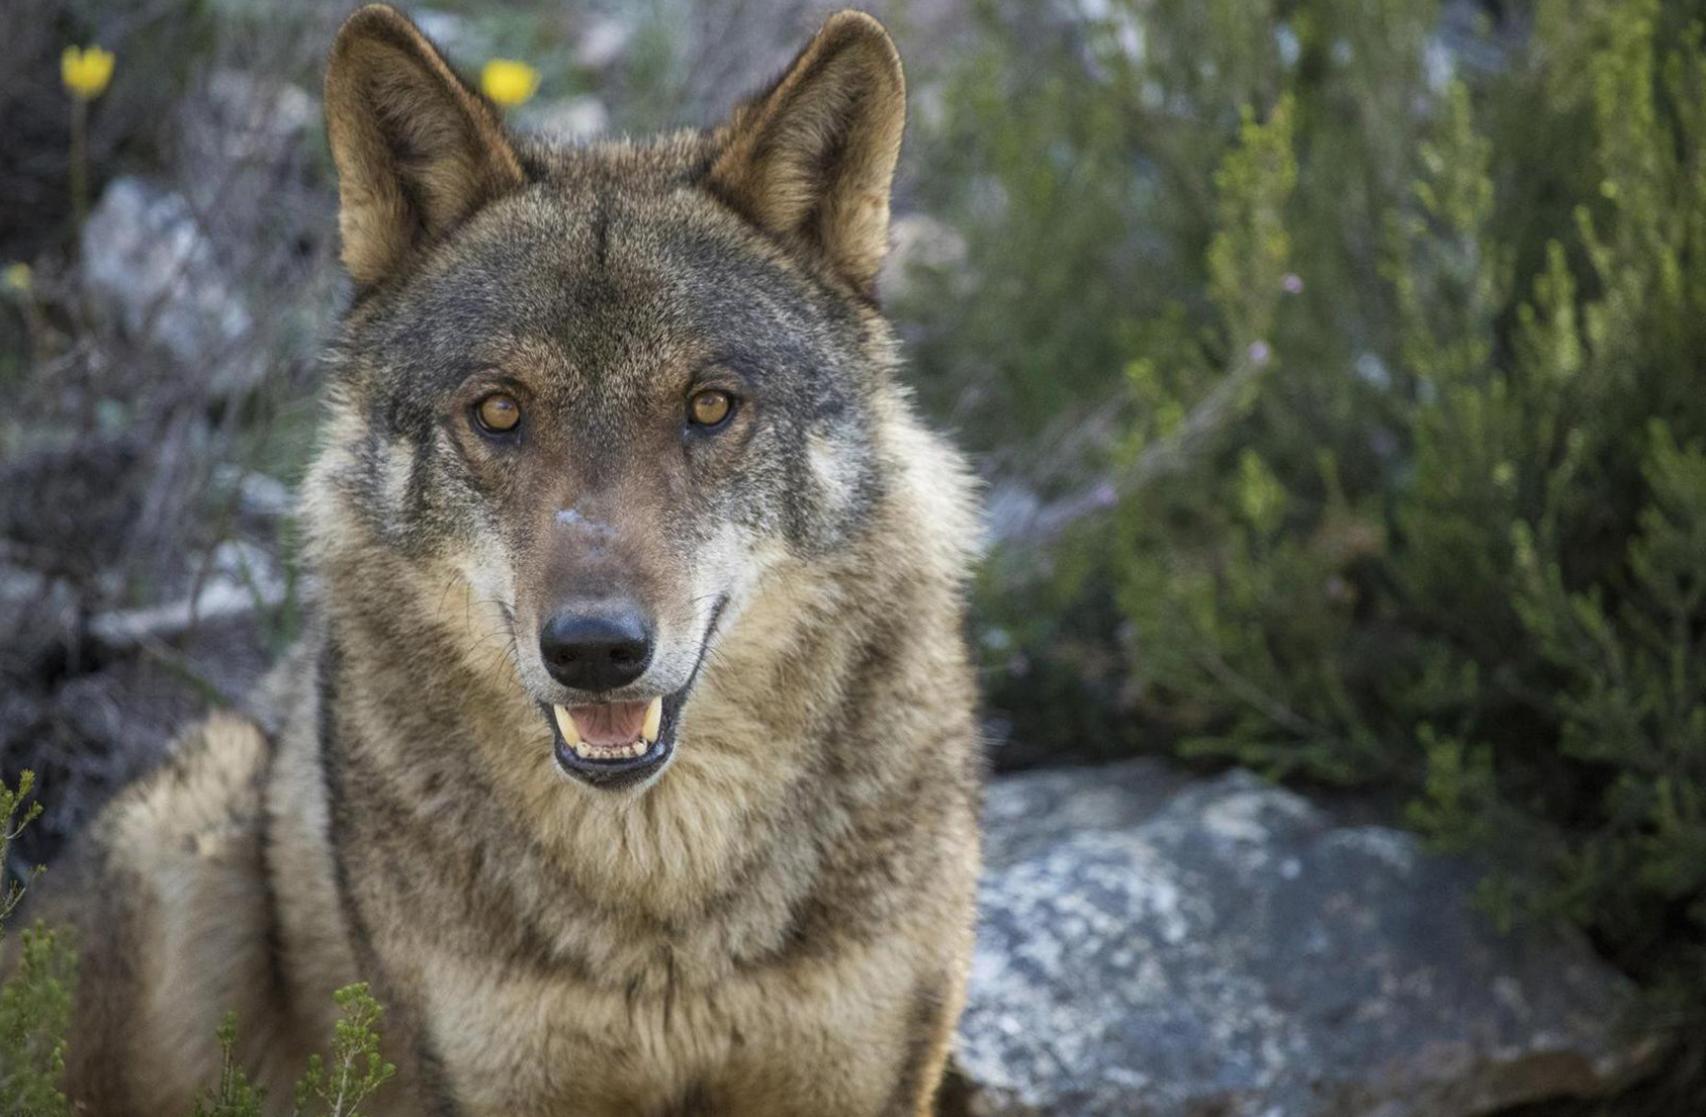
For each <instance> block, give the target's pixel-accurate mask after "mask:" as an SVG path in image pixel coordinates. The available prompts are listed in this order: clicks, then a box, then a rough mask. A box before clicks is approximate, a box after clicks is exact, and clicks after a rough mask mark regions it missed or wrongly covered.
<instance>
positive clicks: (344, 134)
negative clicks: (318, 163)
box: [326, 4, 524, 286]
mask: <svg viewBox="0 0 1706 1117" xmlns="http://www.w3.org/2000/svg"><path fill="white" fill-rule="evenodd" d="M326 131H327V134H328V136H329V137H330V139H331V147H332V159H333V161H335V162H336V163H337V166H338V200H339V206H338V230H339V233H340V235H341V238H342V241H343V261H344V266H345V267H346V268H348V269H349V273H350V276H351V278H353V279H354V280H355V281H356V283H358V284H361V285H363V286H365V285H368V284H372V283H377V282H378V281H379V280H381V279H384V278H385V277H386V276H388V275H390V274H392V273H393V272H395V271H396V270H397V268H398V267H399V266H400V265H401V264H402V263H403V262H404V261H405V260H406V259H407V258H408V257H409V256H410V255H411V254H412V253H413V252H414V251H416V250H417V249H418V248H420V247H421V246H423V245H425V244H427V243H430V242H431V241H433V240H434V239H436V238H438V237H441V236H443V235H444V234H445V233H447V232H448V231H450V230H451V229H452V228H454V227H455V226H456V225H458V224H460V223H461V222H462V221H464V220H466V219H467V218H468V217H469V216H470V215H472V214H473V213H474V211H475V210H477V209H479V208H480V207H481V206H483V205H485V204H486V203H487V202H490V201H491V200H493V199H494V198H497V197H499V196H501V195H503V194H505V193H507V192H509V191H511V190H515V189H517V188H519V187H520V186H521V185H522V184H523V182H524V176H523V174H522V169H521V164H520V162H519V161H518V160H517V159H516V156H515V151H514V149H513V148H512V147H511V146H510V142H509V138H508V136H506V135H505V133H504V128H503V122H502V120H500V119H499V117H498V113H497V110H496V109H494V108H493V107H492V105H491V104H490V102H488V101H486V100H485V99H484V98H483V97H481V96H480V95H479V94H478V93H476V92H474V90H472V89H470V88H469V87H468V86H467V85H465V84H464V83H463V82H462V80H461V79H460V78H458V77H457V76H456V74H455V72H454V71H452V70H451V68H450V66H449V64H448V63H446V62H445V60H444V58H443V56H442V55H440V54H439V53H438V50H437V48H435V47H434V46H433V45H432V43H431V42H430V41H428V39H427V38H426V36H425V35H422V34H421V33H420V31H419V30H417V29H416V27H415V25H414V24H413V23H410V22H409V20H408V18H407V17H405V16H404V15H403V14H402V13H400V12H398V11H397V10H396V9H395V8H391V7H388V6H386V5H383V4H370V5H368V6H367V7H365V8H362V9H361V10H360V11H358V12H356V13H355V14H354V15H352V16H350V17H349V19H348V20H347V21H346V22H345V23H344V25H343V29H342V30H340V31H339V32H338V38H337V42H336V43H334V44H333V46H332V57H331V62H330V63H329V65H328V66H327V68H326Z"/></svg>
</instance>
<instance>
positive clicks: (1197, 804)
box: [958, 761, 1655, 1117]
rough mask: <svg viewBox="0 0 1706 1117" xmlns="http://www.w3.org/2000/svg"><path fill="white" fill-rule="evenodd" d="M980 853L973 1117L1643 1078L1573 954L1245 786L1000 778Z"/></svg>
mask: <svg viewBox="0 0 1706 1117" xmlns="http://www.w3.org/2000/svg"><path fill="white" fill-rule="evenodd" d="M987 831H988V851H987V857H988V869H987V872H986V875H985V879H984V883H983V891H982V923H981V926H980V929H979V935H978V947H977V954H976V959H975V962H974V968H973V974H972V982H971V997H970V1004H969V1006H968V1008H967V1011H966V1014H965V1017H964V1021H963V1023H962V1025H961V1035H960V1049H959V1054H958V1062H959V1067H960V1071H961V1074H962V1075H963V1076H964V1078H965V1080H966V1082H965V1091H966V1093H967V1095H968V1099H969V1100H968V1101H967V1103H966V1104H967V1108H969V1110H970V1112H971V1113H973V1114H979V1115H988V1117H994V1115H1019V1114H1025V1115H1048V1117H1209V1115H1214V1117H1351V1115H1359V1117H1468V1115H1471V1114H1481V1113H1486V1112H1489V1111H1491V1110H1493V1109H1496V1108H1498V1107H1500V1106H1504V1105H1509V1104H1514V1103H1519V1102H1524V1101H1531V1100H1538V1099H1544V1098H1549V1097H1567V1096H1582V1095H1587V1094H1591V1093H1593V1092H1595V1091H1598V1090H1601V1089H1604V1088H1606V1087H1607V1086H1608V1085H1609V1084H1611V1083H1613V1082H1615V1081H1617V1080H1620V1079H1622V1078H1624V1077H1625V1076H1627V1075H1628V1074H1629V1073H1631V1072H1632V1071H1633V1070H1634V1069H1636V1068H1637V1067H1639V1066H1640V1065H1642V1064H1643V1063H1644V1062H1645V1061H1646V1060H1647V1059H1649V1058H1650V1057H1651V1056H1652V1055H1653V1054H1654V1053H1655V1045H1654V1044H1652V1043H1644V1042H1641V1041H1638V1040H1631V1039H1629V1038H1628V1037H1626V1036H1624V1035H1621V1034H1619V1032H1618V1031H1617V1027H1616V1026H1617V1021H1618V1019H1619V1017H1620V1015H1621V1014H1622V1012H1623V1011H1624V1009H1625V1008H1626V1007H1627V1006H1628V1005H1629V1003H1630V1001H1631V998H1632V995H1633V990H1632V988H1631V986H1630V985H1629V983H1628V982H1627V981H1626V980H1625V979H1624V978H1622V977H1621V976H1620V975H1618V974H1616V973H1614V972H1612V971H1610V970H1609V969H1608V968H1607V967H1606V966H1605V965H1604V964H1603V963H1601V962H1599V961H1598V960H1597V959H1596V958H1595V957H1594V955H1593V954H1592V953H1591V951H1590V950H1589V949H1588V947H1587V946H1586V945H1585V943H1583V942H1582V941H1580V940H1579V939H1578V938H1575V937H1573V936H1571V935H1569V934H1567V933H1565V932H1564V931H1561V930H1554V929H1544V930H1540V929H1534V928H1530V929H1527V930H1523V931H1520V932H1518V933H1515V934H1512V935H1508V936H1507V935H1501V934H1499V933H1498V932H1497V931H1496V930H1495V929H1494V928H1493V927H1492V926H1491V925H1490V923H1489V921H1488V920H1487V919H1486V918H1485V917H1484V916H1483V915H1482V914H1481V913H1480V912H1479V911H1478V910H1477V909H1476V908H1475V907H1474V905H1473V903H1472V900H1471V893H1472V891H1473V888H1474V884H1475V879H1476V875H1475V872H1474V870H1473V868H1472V867H1470V866H1468V865H1465V864H1463V863H1460V862H1458V861H1455V860H1452V859H1448V858H1442V857H1436V856H1433V855H1430V854H1428V853H1426V852H1424V851H1423V849H1422V848H1421V847H1420V845H1419V844H1418V842H1417V840H1416V839H1415V838H1414V837H1413V836H1411V835H1408V834H1405V833H1403V832H1401V831H1397V830H1393V829H1389V828H1386V827H1381V826H1368V825H1348V824H1343V823H1340V822H1339V821H1337V820H1336V819H1335V818H1334V816H1332V815H1330V814H1329V813H1328V812H1327V811H1325V810H1322V809H1320V808H1318V807H1316V806H1314V805H1312V804H1310V803H1309V802H1308V801H1306V800H1305V799H1303V798H1301V797H1299V796H1298V795H1295V794H1292V793H1291V792H1288V791H1285V790H1282V789H1278V788H1275V787H1273V786H1270V785H1268V784H1266V783H1264V782H1263V781H1261V780H1259V779H1258V778H1257V777H1255V776H1253V775H1250V774H1248V773H1244V772H1234V773H1230V774H1227V775H1224V776H1221V777H1219V778H1216V779H1212V780H1208V781H1204V782H1192V781H1189V780H1188V779H1187V778H1186V777H1185V776H1182V775H1181V774H1179V773H1177V772H1176V771H1174V770H1172V769H1169V768H1166V767H1164V766H1161V765H1158V764H1154V763H1151V762H1147V761H1138V762H1131V763H1126V764H1121V765H1116V766H1113V767H1108V768H1099V769H1078V770H1066V771H1053V772H1044V773H1036V774H1027V775H1021V776H1014V777H1009V778H1006V779H1003V780H1000V781H998V782H996V784H995V785H994V786H993V787H992V788H991V791H990V796H989V803H988V808H987Z"/></svg>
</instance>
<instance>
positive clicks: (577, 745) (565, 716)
mask: <svg viewBox="0 0 1706 1117" xmlns="http://www.w3.org/2000/svg"><path fill="white" fill-rule="evenodd" d="M551 712H552V713H553V714H555V715H556V717H557V732H559V733H561V734H562V735H563V740H564V741H567V742H568V745H569V747H570V748H572V749H574V750H575V751H576V752H577V753H578V752H580V751H581V731H580V730H579V729H576V728H575V719H574V716H573V715H572V714H570V713H569V711H568V708H567V707H564V706H552V707H551ZM582 755H585V754H584V753H582Z"/></svg>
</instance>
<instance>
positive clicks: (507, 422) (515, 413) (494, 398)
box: [474, 392, 521, 434]
mask: <svg viewBox="0 0 1706 1117" xmlns="http://www.w3.org/2000/svg"><path fill="white" fill-rule="evenodd" d="M474 421H475V422H477V423H479V424H480V429H481V430H483V431H487V432H490V433H491V434H507V433H508V432H510V431H512V430H514V429H515V427H516V424H517V423H519V422H521V405H520V404H519V403H517V402H515V397H514V396H506V395H504V394H503V393H502V392H493V393H492V394H491V395H489V396H487V397H486V398H485V399H483V400H481V401H480V402H479V403H477V404H475V405H474Z"/></svg>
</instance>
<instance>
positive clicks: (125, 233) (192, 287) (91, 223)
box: [83, 176, 259, 390]
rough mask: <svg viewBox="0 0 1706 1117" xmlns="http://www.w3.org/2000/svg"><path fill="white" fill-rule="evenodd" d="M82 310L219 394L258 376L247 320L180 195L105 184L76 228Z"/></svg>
mask: <svg viewBox="0 0 1706 1117" xmlns="http://www.w3.org/2000/svg"><path fill="white" fill-rule="evenodd" d="M83 285H84V290H85V293H86V294H87V295H88V298H89V302H90V303H91V304H92V305H93V306H94V307H96V308H97V309H99V310H100V311H102V312H103V315H104V317H106V318H107V319H108V320H109V321H111V322H112V323H113V324H115V325H117V326H118V328H119V329H120V330H121V331H122V332H123V333H124V334H126V335H127V336H128V337H129V338H130V339H131V340H132V341H135V342H137V343H139V344H143V345H146V346H150V347H158V348H159V349H161V350H163V351H164V352H165V353H167V354H169V355H170V356H171V357H172V358H173V359H174V361H175V362H176V363H177V364H178V365H179V366H180V367H181V368H182V369H183V370H184V371H185V372H186V373H187V374H189V375H203V376H206V377H208V378H209V381H210V382H211V383H212V384H213V385H215V386H219V387H223V388H225V389H226V390H230V389H231V388H233V387H235V386H237V385H239V384H247V383H249V382H250V381H252V380H253V379H254V378H255V376H256V375H258V364H259V363H258V362H257V361H256V360H255V359H254V354H252V353H250V352H248V351H247V344H248V342H249V340H250V336H251V334H252V332H253V329H254V318H253V315H251V314H250V312H249V309H248V307H247V305H246V304H245V303H244V302H243V299H242V297H241V296H240V295H239V294H238V291H237V289H236V287H235V285H234V283H233V281H232V280H231V278H230V276H229V275H228V274H227V273H226V270H225V269H224V268H223V267H222V266H221V265H220V263H219V260H218V254H217V252H216V251H215V249H214V245H213V242H212V241H211V240H210V239H209V238H208V236H207V234H206V233H205V232H204V231H203V229H202V228H201V225H200V223H199V222H198V221H197V220H196V218H195V215H194V213H193V212H192V211H191V208H190V205H189V203H188V202H187V201H185V200H184V198H183V196H182V195H180V194H177V193H175V192H173V191H171V190H166V189H163V188H161V187H159V186H156V185H154V184H152V183H149V182H147V181H145V180H143V179H140V178H134V177H128V176H127V177H123V178H117V179H114V180H113V181H112V182H111V183H110V184H108V186H107V189H106V192H105V193H104V194H102V195H101V202H100V204H99V205H98V206H96V207H95V211H94V212H93V213H91V214H90V215H89V220H88V223H87V224H86V225H84V226H83Z"/></svg>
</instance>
